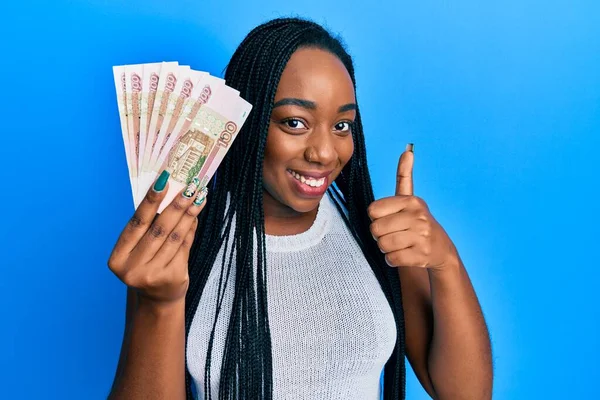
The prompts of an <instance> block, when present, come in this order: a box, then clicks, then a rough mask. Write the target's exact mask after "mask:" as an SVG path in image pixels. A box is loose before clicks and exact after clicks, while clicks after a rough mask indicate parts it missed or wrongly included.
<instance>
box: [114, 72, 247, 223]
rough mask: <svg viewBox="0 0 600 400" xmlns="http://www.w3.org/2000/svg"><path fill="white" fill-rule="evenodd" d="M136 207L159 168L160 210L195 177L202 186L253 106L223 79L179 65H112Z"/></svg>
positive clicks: (229, 145) (219, 161) (221, 158)
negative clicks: (164, 183)
mask: <svg viewBox="0 0 600 400" xmlns="http://www.w3.org/2000/svg"><path fill="white" fill-rule="evenodd" d="M113 73H114V78H115V86H116V89H117V103H118V107H119V117H120V119H121V131H122V134H123V143H124V144H125V154H126V158H127V166H128V168H129V179H130V181H131V189H132V194H133V202H134V206H135V208H137V207H138V205H139V204H140V202H141V201H142V199H143V198H144V196H145V194H146V192H147V191H148V189H149V188H150V186H151V185H152V184H153V183H154V181H155V180H156V178H157V176H158V174H160V173H161V172H162V170H163V169H166V170H168V171H169V172H170V173H171V176H170V178H169V190H168V192H167V195H166V197H165V199H164V200H163V202H162V204H161V206H160V208H159V210H158V212H161V211H162V210H163V209H164V208H165V207H166V206H167V205H168V204H169V203H170V202H171V200H172V199H173V198H174V196H175V195H176V194H177V193H178V192H179V191H180V190H181V189H183V188H184V187H186V186H187V185H188V184H189V183H190V182H191V181H192V180H193V179H194V178H198V179H199V180H200V184H199V187H202V186H205V185H206V184H207V183H208V181H209V180H210V179H211V178H212V176H213V175H214V173H215V171H216V170H217V167H218V166H219V164H220V163H221V161H222V160H223V157H224V156H225V154H226V153H227V151H228V150H229V148H230V147H231V144H232V143H233V140H234V139H235V138H236V135H237V133H238V132H239V130H240V128H241V127H242V125H243V124H244V121H245V120H246V118H247V117H248V114H249V113H250V110H251V109H252V105H250V104H249V103H248V102H247V101H245V100H244V99H242V98H241V97H240V96H239V92H238V91H237V90H235V89H232V88H230V87H229V86H226V85H225V81H224V80H223V79H219V78H216V77H214V76H211V75H210V74H208V73H207V72H202V71H195V70H193V69H191V68H190V67H189V66H184V65H179V63H178V62H160V63H151V64H136V65H121V66H115V67H113Z"/></svg>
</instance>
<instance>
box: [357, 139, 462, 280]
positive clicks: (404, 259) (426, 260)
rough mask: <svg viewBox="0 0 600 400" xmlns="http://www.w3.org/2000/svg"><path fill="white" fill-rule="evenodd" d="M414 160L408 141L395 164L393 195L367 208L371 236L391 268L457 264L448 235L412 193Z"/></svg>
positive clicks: (455, 252)
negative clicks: (394, 192) (394, 193)
mask: <svg viewBox="0 0 600 400" xmlns="http://www.w3.org/2000/svg"><path fill="white" fill-rule="evenodd" d="M413 163H414V153H413V150H412V144H409V145H408V146H407V148H406V151H405V152H404V153H402V155H401V156H400V161H399V163H398V172H397V177H396V195H395V196H392V197H386V198H383V199H380V200H376V201H374V202H373V203H371V204H370V205H369V208H368V210H367V212H368V214H369V217H370V218H371V221H372V223H371V233H372V234H373V238H374V239H375V240H377V245H378V246H379V249H380V250H381V251H382V252H383V253H385V259H386V262H387V263H388V265H390V266H392V267H401V266H402V267H405V266H406V267H422V268H430V269H432V270H442V269H446V268H452V267H458V263H459V261H458V260H459V257H458V253H457V251H456V247H455V246H454V244H453V243H452V241H451V240H450V237H448V234H446V231H444V229H443V228H442V226H441V225H440V224H439V223H438V222H437V221H436V220H435V218H433V215H431V213H430V212H429V207H427V204H426V203H425V201H423V199H421V198H419V197H416V196H414V195H413V180H412V171H413Z"/></svg>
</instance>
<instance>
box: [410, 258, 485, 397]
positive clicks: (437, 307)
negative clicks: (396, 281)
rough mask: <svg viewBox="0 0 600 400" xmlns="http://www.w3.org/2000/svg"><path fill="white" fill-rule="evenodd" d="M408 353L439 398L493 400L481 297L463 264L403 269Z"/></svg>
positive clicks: (414, 365)
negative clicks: (440, 268) (435, 267)
mask: <svg viewBox="0 0 600 400" xmlns="http://www.w3.org/2000/svg"><path fill="white" fill-rule="evenodd" d="M398 274H399V276H400V281H401V285H402V300H403V305H404V316H405V324H406V353H407V357H408V359H409V361H410V363H411V366H412V367H413V370H414V371H415V374H416V375H417V377H418V378H419V381H420V382H421V384H422V385H423V387H424V388H425V390H427V392H428V393H429V394H430V395H431V397H432V398H435V399H491V398H492V380H493V379H492V378H493V373H492V356H491V346H490V340H489V335H488V331H487V327H486V324H485V320H484V318H483V314H482V311H481V308H480V306H479V302H478V300H477V296H476V295H475V291H474V290H473V286H472V285H471V281H470V279H469V277H468V275H467V271H466V269H465V268H464V266H463V264H462V262H461V261H460V259H457V260H456V264H454V265H452V266H451V265H448V266H447V268H446V269H442V270H431V269H422V268H418V267H417V268H415V267H400V268H398Z"/></svg>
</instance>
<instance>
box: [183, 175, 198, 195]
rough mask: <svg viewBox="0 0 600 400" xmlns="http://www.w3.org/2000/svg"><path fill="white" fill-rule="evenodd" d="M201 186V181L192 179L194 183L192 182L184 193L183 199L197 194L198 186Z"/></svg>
mask: <svg viewBox="0 0 600 400" xmlns="http://www.w3.org/2000/svg"><path fill="white" fill-rule="evenodd" d="M199 184H200V179H198V178H194V179H192V181H191V182H190V184H189V185H188V187H187V188H185V190H184V191H183V193H182V194H183V197H185V198H186V199H189V198H191V197H192V196H193V195H194V193H196V189H198V185H199Z"/></svg>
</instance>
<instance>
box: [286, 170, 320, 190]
mask: <svg viewBox="0 0 600 400" xmlns="http://www.w3.org/2000/svg"><path fill="white" fill-rule="evenodd" d="M287 171H288V172H289V173H290V174H291V175H292V176H293V177H294V178H295V179H296V180H298V181H300V182H302V183H304V184H305V185H308V186H311V187H314V188H319V187H321V186H323V185H324V184H325V181H326V179H327V178H326V177H323V178H318V179H317V178H311V177H306V176H303V175H300V174H299V173H297V172H296V171H292V170H291V169H288V170H287Z"/></svg>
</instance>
